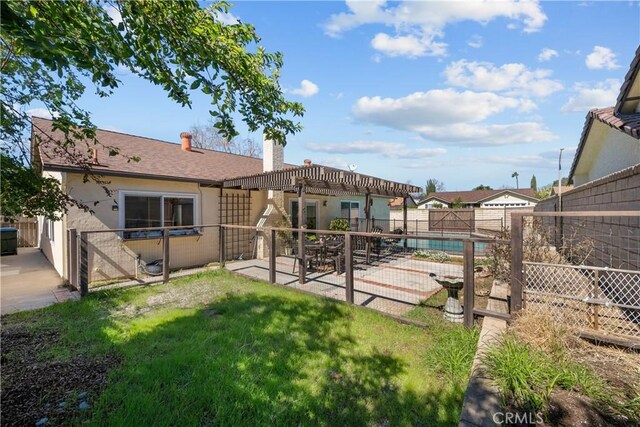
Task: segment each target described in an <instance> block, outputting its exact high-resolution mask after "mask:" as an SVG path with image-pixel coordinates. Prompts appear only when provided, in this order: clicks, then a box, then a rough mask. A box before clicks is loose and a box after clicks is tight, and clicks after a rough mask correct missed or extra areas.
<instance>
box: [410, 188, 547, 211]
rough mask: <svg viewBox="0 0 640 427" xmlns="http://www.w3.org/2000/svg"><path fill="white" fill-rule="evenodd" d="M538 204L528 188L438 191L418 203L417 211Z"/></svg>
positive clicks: (532, 191) (515, 206)
mask: <svg viewBox="0 0 640 427" xmlns="http://www.w3.org/2000/svg"><path fill="white" fill-rule="evenodd" d="M537 202H538V198H537V197H536V195H535V191H534V190H532V189H530V188H522V189H506V190H471V191H440V192H436V193H432V194H429V195H428V196H427V197H425V198H424V199H422V200H420V202H418V209H440V208H453V207H454V205H460V206H459V207H462V208H485V209H496V208H500V209H504V208H530V207H534V206H535V205H536V203H537Z"/></svg>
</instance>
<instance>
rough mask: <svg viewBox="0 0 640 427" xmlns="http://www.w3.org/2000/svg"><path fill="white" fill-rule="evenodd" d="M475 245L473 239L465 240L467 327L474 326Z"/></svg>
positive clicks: (465, 321)
mask: <svg viewBox="0 0 640 427" xmlns="http://www.w3.org/2000/svg"><path fill="white" fill-rule="evenodd" d="M474 246H475V245H474V243H473V241H472V240H468V239H467V240H465V241H464V266H463V271H464V272H463V276H464V285H463V286H464V326H466V327H467V328H473V308H474V306H475V301H474V300H475V294H476V290H475V276H474V274H473V272H474V271H473V269H474V261H475V253H474V249H475V247H474Z"/></svg>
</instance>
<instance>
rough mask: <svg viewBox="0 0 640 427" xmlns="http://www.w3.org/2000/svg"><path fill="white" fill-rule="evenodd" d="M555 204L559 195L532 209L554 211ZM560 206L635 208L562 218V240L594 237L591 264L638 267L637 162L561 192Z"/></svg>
mask: <svg viewBox="0 0 640 427" xmlns="http://www.w3.org/2000/svg"><path fill="white" fill-rule="evenodd" d="M557 205H558V197H557V196H554V197H551V198H548V199H545V200H543V201H542V202H540V203H538V205H537V206H536V208H535V211H536V212H554V211H556V210H557ZM562 210H563V211H564V212H571V211H576V212H577V211H638V215H637V216H633V217H608V218H607V217H597V216H594V217H587V218H564V219H563V220H562V231H563V232H562V235H563V237H564V239H565V240H568V239H580V238H581V239H592V240H593V242H594V244H595V247H594V250H593V252H592V254H591V255H590V256H589V258H588V263H589V264H591V265H595V266H598V267H611V268H621V269H629V270H640V164H637V165H635V166H632V167H630V168H627V169H623V170H621V171H619V172H616V173H613V174H611V175H607V176H605V177H602V178H600V179H598V180H595V181H591V182H588V183H586V184H583V185H581V186H579V187H576V188H574V189H573V190H571V191H569V192H567V193H564V194H562ZM552 221H553V222H554V223H555V221H554V220H553V219H551V220H547V221H545V223H547V224H550V222H552ZM557 225H559V224H557ZM556 229H558V227H556Z"/></svg>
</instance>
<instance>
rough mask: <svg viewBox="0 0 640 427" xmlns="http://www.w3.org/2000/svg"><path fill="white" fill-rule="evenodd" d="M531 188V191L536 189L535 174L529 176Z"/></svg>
mask: <svg viewBox="0 0 640 427" xmlns="http://www.w3.org/2000/svg"><path fill="white" fill-rule="evenodd" d="M531 189H532V190H533V191H538V182H537V180H536V176H535V175H533V176H532V177H531Z"/></svg>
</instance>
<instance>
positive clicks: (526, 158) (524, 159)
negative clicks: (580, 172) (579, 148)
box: [482, 147, 576, 170]
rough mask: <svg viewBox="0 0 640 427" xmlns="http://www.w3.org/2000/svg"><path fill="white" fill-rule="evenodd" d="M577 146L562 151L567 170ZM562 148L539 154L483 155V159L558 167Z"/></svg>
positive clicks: (549, 168) (544, 167)
mask: <svg viewBox="0 0 640 427" xmlns="http://www.w3.org/2000/svg"><path fill="white" fill-rule="evenodd" d="M575 152H576V147H567V148H565V149H564V152H563V153H562V169H563V170H566V169H569V168H570V167H571V163H572V162H573V157H574V156H575ZM559 154H560V149H559V148H558V149H556V150H548V151H544V152H542V153H537V154H518V155H508V156H503V155H492V156H487V157H483V158H482V161H483V162H487V163H494V164H501V165H510V166H514V167H519V168H523V169H546V170H557V169H558V156H559Z"/></svg>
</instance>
